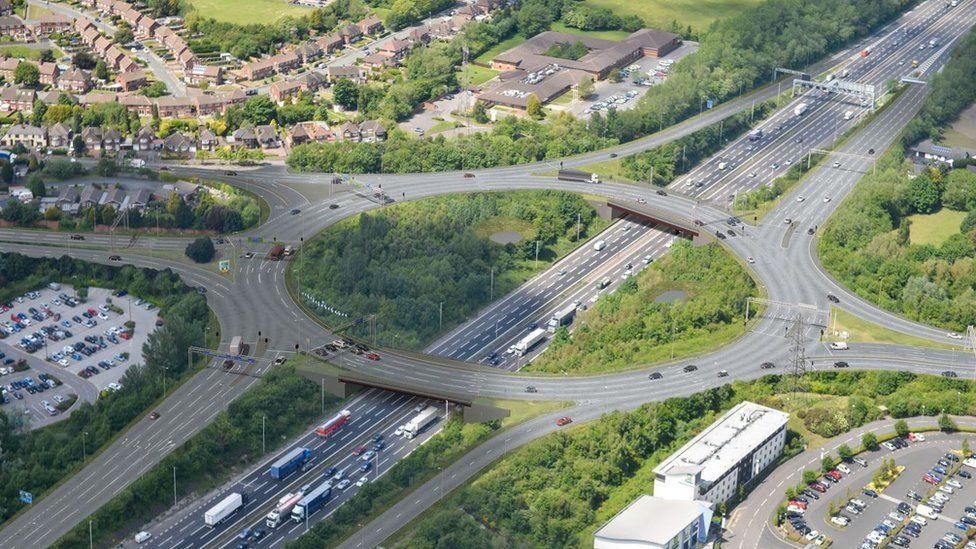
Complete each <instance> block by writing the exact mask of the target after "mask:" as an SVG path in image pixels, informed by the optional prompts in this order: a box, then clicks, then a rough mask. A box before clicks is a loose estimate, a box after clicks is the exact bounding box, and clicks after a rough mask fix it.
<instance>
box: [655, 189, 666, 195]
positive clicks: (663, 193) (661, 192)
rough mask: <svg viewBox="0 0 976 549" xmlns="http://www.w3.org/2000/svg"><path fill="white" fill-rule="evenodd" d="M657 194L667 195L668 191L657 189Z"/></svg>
mask: <svg viewBox="0 0 976 549" xmlns="http://www.w3.org/2000/svg"><path fill="white" fill-rule="evenodd" d="M657 194H658V195H660V196H668V193H666V192H664V191H662V190H661V189H658V190H657Z"/></svg>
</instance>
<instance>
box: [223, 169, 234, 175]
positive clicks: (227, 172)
mask: <svg viewBox="0 0 976 549" xmlns="http://www.w3.org/2000/svg"><path fill="white" fill-rule="evenodd" d="M224 175H229V176H235V175H237V172H235V171H234V170H227V171H225V172H224Z"/></svg>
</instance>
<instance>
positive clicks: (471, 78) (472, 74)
mask: <svg viewBox="0 0 976 549" xmlns="http://www.w3.org/2000/svg"><path fill="white" fill-rule="evenodd" d="M497 75H498V71H494V70H491V69H489V68H485V67H479V66H478V65H472V64H470V63H468V64H467V65H465V70H463V71H461V74H459V75H458V82H459V83H461V84H463V85H466V86H480V85H482V84H484V83H485V82H487V81H489V80H491V79H492V78H494V77H495V76H497Z"/></svg>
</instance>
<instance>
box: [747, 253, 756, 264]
mask: <svg viewBox="0 0 976 549" xmlns="http://www.w3.org/2000/svg"><path fill="white" fill-rule="evenodd" d="M746 261H748V262H749V264H750V265H751V264H753V263H755V262H756V258H754V257H752V256H751V255H750V256H749V257H747V258H746Z"/></svg>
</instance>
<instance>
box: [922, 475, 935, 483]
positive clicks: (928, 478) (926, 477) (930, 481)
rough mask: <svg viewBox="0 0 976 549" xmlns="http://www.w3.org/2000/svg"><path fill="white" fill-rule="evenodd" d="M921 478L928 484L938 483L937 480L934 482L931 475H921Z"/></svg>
mask: <svg viewBox="0 0 976 549" xmlns="http://www.w3.org/2000/svg"><path fill="white" fill-rule="evenodd" d="M922 480H924V481H925V482H927V483H929V484H938V482H936V481H935V479H934V478H932V476H931V475H928V474H925V475H922Z"/></svg>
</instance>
